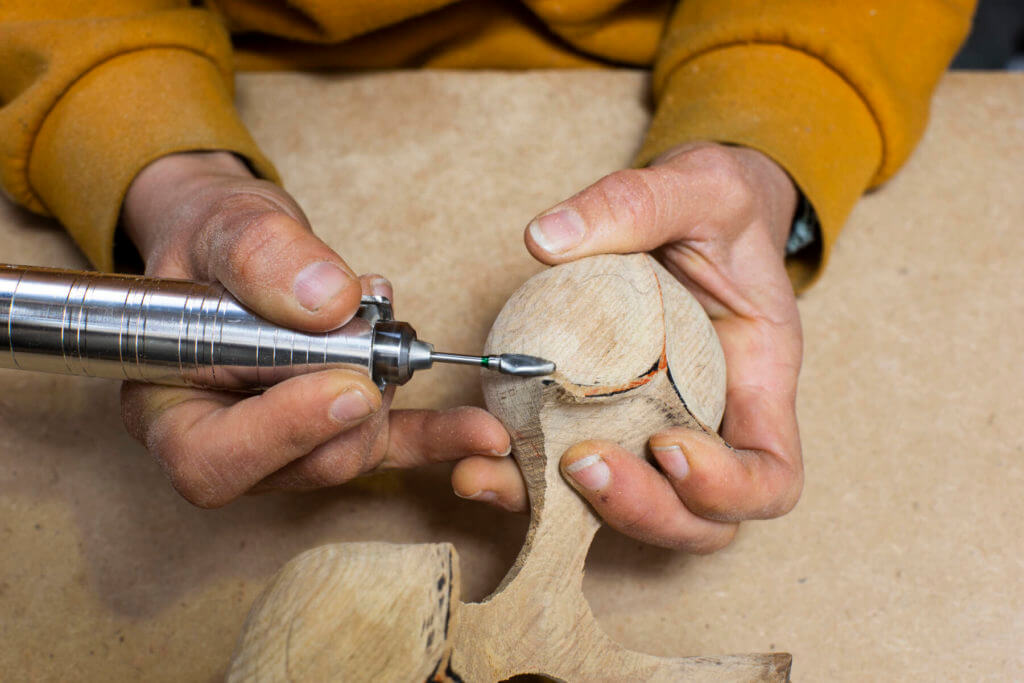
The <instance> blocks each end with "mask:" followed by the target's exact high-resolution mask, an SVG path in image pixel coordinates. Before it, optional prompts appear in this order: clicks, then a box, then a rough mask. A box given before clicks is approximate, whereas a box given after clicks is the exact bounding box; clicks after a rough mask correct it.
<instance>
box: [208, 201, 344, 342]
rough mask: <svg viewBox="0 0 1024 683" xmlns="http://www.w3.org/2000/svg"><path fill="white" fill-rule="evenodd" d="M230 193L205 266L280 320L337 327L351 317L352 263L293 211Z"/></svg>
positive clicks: (249, 303)
mask: <svg viewBox="0 0 1024 683" xmlns="http://www.w3.org/2000/svg"><path fill="white" fill-rule="evenodd" d="M239 199H240V198H239V197H238V196H237V195H236V196H235V197H234V198H233V200H234V201H233V202H232V203H233V204H234V206H233V207H232V211H231V214H230V215H229V216H225V220H223V221H222V222H221V224H220V225H218V226H217V227H216V229H215V230H214V231H212V233H210V235H211V236H210V239H209V241H208V245H207V250H206V253H205V254H204V256H205V260H206V262H207V263H206V266H207V267H206V268H205V270H206V271H207V272H208V273H209V275H210V276H211V277H213V278H215V279H217V280H218V281H219V282H221V283H222V284H223V285H224V286H225V287H227V289H228V290H229V291H230V292H231V293H232V294H234V295H235V296H236V297H238V298H239V300H241V301H242V303H244V304H245V305H247V306H249V307H250V308H252V309H253V310H254V311H256V312H257V313H258V314H260V315H262V316H263V317H265V318H267V319H269V320H272V321H273V322H276V323H278V324H280V325H284V326H286V327H292V328H296V329H304V330H310V331H326V330H331V329H334V328H337V327H339V326H341V325H343V324H344V323H346V322H348V320H349V319H350V318H351V317H352V316H353V315H355V313H356V311H357V310H358V308H359V300H360V297H361V292H362V287H361V285H360V282H359V279H358V278H357V277H356V275H355V273H354V272H353V271H352V269H351V268H349V266H348V265H347V264H346V263H345V262H344V261H343V260H342V259H341V257H340V256H338V254H336V253H335V252H334V250H332V249H331V248H330V247H328V246H327V245H326V244H324V243H323V242H322V241H321V240H320V239H319V238H318V237H317V236H316V235H314V234H313V233H312V231H311V230H310V229H309V227H308V226H307V225H306V224H305V223H304V222H302V221H300V220H299V219H297V218H296V217H295V216H293V215H290V214H289V213H285V212H283V211H281V210H280V208H279V207H277V206H275V205H274V204H271V203H270V202H266V201H264V200H263V198H262V197H259V196H251V197H246V200H247V201H245V202H244V203H245V204H248V206H244V205H243V206H239V203H241V202H239Z"/></svg>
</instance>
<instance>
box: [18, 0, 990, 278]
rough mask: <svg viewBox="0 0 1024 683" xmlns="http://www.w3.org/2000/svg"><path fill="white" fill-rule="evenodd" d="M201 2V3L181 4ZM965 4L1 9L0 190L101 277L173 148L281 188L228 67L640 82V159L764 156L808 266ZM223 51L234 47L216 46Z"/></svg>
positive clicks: (894, 130)
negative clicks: (747, 151) (150, 176)
mask: <svg viewBox="0 0 1024 683" xmlns="http://www.w3.org/2000/svg"><path fill="white" fill-rule="evenodd" d="M194 4H199V5H201V6H200V7H192V6H191V5H194ZM973 6H974V1H973V0H775V1H774V2H773V1H771V0H681V2H678V3H677V4H676V3H672V2H669V0H521V1H520V2H513V1H512V0H504V1H503V0H348V1H342V0H289V1H288V2H284V1H283V0H266V1H262V2H261V1H260V0H209V1H208V2H206V3H205V4H204V3H190V2H188V1H187V0H53V1H40V0H3V2H0V184H2V186H3V188H4V191H5V192H6V193H7V195H8V196H10V197H11V198H12V199H13V200H14V201H16V202H18V203H20V204H22V205H24V206H26V207H28V208H29V209H31V210H33V211H36V212H39V213H43V214H47V215H51V216H55V217H56V218H57V219H58V220H60V221H61V223H63V224H64V226H65V227H66V228H67V230H68V232H70V234H71V235H72V237H73V238H74V239H75V240H76V242H77V243H78V244H79V245H80V247H81V248H82V250H83V251H84V252H85V254H86V255H87V256H88V257H89V259H90V260H92V262H93V263H94V264H96V266H97V267H99V268H101V269H107V270H109V269H111V268H112V267H113V241H114V235H115V231H116V226H117V222H118V217H119V213H120V207H121V202H122V200H123V198H124V194H125V192H126V191H127V188H128V186H129V184H130V183H131V181H132V179H133V178H134V177H135V175H136V174H137V173H138V172H139V171H140V170H141V169H142V168H143V167H144V166H145V165H146V164H147V163H149V162H150V161H152V160H154V159H157V158H159V157H161V156H164V155H166V154H170V153H172V152H180V151H188V150H209V149H220V150H230V151H233V152H235V153H237V154H239V155H241V156H243V157H245V158H246V159H248V161H249V163H250V165H251V166H252V167H253V168H254V169H255V171H256V172H257V173H259V174H260V175H262V176H263V177H265V178H269V179H272V180H276V179H277V174H276V172H275V170H274V167H273V166H272V164H271V163H270V161H269V160H267V159H266V158H265V157H264V156H263V154H262V153H261V152H260V150H259V149H258V148H257V146H256V144H255V143H254V142H253V140H252V138H251V136H250V135H249V133H248V132H247V131H246V129H245V126H244V125H243V124H242V122H241V121H240V120H239V117H238V114H237V113H236V111H235V109H234V106H233V104H232V74H233V71H234V69H236V68H238V69H325V68H329V69H337V68H384V67H388V68H391V67H442V68H538V67H588V66H602V65H606V66H613V65H630V66H650V67H652V68H653V72H654V94H655V101H656V110H655V116H654V120H653V122H652V123H651V126H650V130H649V131H648V134H647V137H646V140H645V142H644V145H643V148H642V151H641V153H640V156H639V158H638V163H640V164H642V163H645V162H647V161H649V160H651V159H652V158H654V157H655V156H657V155H658V154H659V153H661V152H662V151H664V150H666V149H668V148H669V147H671V146H673V145H676V144H679V143H681V142H685V141H689V140H715V141H719V142H726V143H734V144H740V145H746V146H749V147H752V148H755V149H758V150H760V151H762V152H764V153H765V154H767V155H768V156H770V157H772V158H773V159H775V160H776V161H777V162H778V163H779V164H780V165H781V166H782V167H783V168H785V169H786V170H787V171H788V172H789V174H790V175H791V176H792V178H793V179H794V181H795V182H796V184H797V185H798V186H799V188H800V189H801V191H802V192H803V193H804V195H805V196H806V197H807V199H808V200H809V202H810V203H811V205H812V206H813V207H814V209H815V210H816V212H817V214H818V217H819V220H820V223H821V229H822V242H821V248H819V249H812V250H805V252H809V253H804V254H803V257H802V258H800V259H797V260H795V261H794V262H792V263H790V264H789V266H790V273H791V275H792V276H793V278H794V284H796V285H797V287H798V288H802V287H804V286H806V285H807V284H808V283H809V282H810V281H811V280H812V279H813V278H814V277H815V276H816V275H817V273H818V272H820V270H821V267H822V266H823V264H824V261H825V259H826V258H827V255H828V252H829V249H830V248H831V246H832V244H833V242H834V241H835V238H836V235H837V234H838V233H839V230H840V228H841V227H842V225H843V222H844V221H845V219H846V217H847V215H848V213H849V212H850V209H851V208H852V207H853V204H854V203H855V202H856V201H857V198H858V197H859V196H860V195H861V193H863V192H864V190H865V189H867V188H868V187H871V186H873V185H877V184H878V183H881V182H883V181H884V180H885V179H886V178H888V177H889V176H890V175H891V174H892V173H893V172H895V171H896V169H897V168H899V166H900V165H901V164H902V163H903V162H904V160H905V159H906V158H907V156H908V155H909V153H910V151H911V149H912V148H913V146H914V144H915V143H916V142H917V140H918V139H919V137H920V136H921V133H922V131H923V129H924V126H925V122H926V119H927V114H928V105H929V100H930V97H931V93H932V90H933V89H934V87H935V84H936V82H937V81H938V79H939V77H940V76H941V74H942V72H943V71H944V69H945V67H946V65H947V64H948V62H949V60H950V59H951V57H952V56H953V54H954V52H955V50H956V48H957V46H958V45H959V44H960V42H961V41H962V40H963V38H964V37H965V35H966V33H967V30H968V28H969V26H970V18H971V13H972V11H973ZM232 40H234V45H232Z"/></svg>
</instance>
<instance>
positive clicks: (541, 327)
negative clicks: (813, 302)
mask: <svg viewBox="0 0 1024 683" xmlns="http://www.w3.org/2000/svg"><path fill="white" fill-rule="evenodd" d="M509 350H514V351H515V352H522V353H529V354H535V355H539V356H542V357H544V358H547V359H549V360H553V361H555V363H556V364H557V366H558V370H557V371H556V372H555V374H554V375H552V376H550V377H543V378H531V379H522V378H515V377H508V376H504V375H497V374H494V373H486V374H485V375H484V396H485V398H486V401H487V406H488V408H489V409H490V410H491V411H492V412H493V413H494V414H495V415H497V416H498V417H499V418H501V420H502V421H503V422H504V423H505V425H506V427H507V428H508V429H509V432H510V433H511V435H512V443H513V453H514V455H515V458H516V461H517V462H518V463H519V466H520V469H521V470H522V472H523V476H524V478H525V480H526V483H527V489H528V491H529V496H530V515H531V524H530V529H529V531H528V533H527V537H526V541H525V543H524V545H523V548H522V551H521V552H520V554H519V557H518V558H517V559H516V561H515V563H514V565H513V566H512V568H511V569H510V570H509V572H508V574H507V575H506V577H505V579H504V580H503V581H502V583H501V585H500V586H499V587H498V589H497V590H496V591H495V592H494V593H493V594H492V595H491V596H490V597H489V598H487V599H485V600H484V601H483V602H481V603H477V604H467V605H463V606H461V608H460V609H458V610H457V611H458V618H457V619H456V618H455V617H454V615H455V613H456V609H455V607H454V604H453V602H451V601H445V599H444V596H443V595H442V596H440V598H438V596H436V595H434V594H433V593H432V592H431V590H432V587H435V582H436V588H442V587H443V586H444V577H445V576H448V577H451V576H452V564H453V563H454V559H453V555H452V550H451V548H450V547H447V546H444V545H434V546H416V549H417V553H419V554H420V555H422V556H423V557H422V558H419V564H417V566H415V567H406V566H403V563H404V558H403V557H402V556H403V554H404V553H406V551H405V550H403V549H401V548H399V547H396V546H382V545H379V544H378V545H370V546H367V545H359V546H355V547H352V546H345V545H338V546H328V547H326V548H323V549H321V550H319V551H313V552H311V553H306V554H305V555H303V556H301V557H300V558H299V559H298V560H296V561H294V562H292V563H291V564H290V565H289V566H288V567H286V568H285V569H284V570H282V572H281V574H280V575H279V576H278V577H277V578H276V579H275V580H274V581H273V582H272V583H271V586H270V587H269V588H268V590H267V592H266V593H264V595H263V596H262V597H261V598H260V600H258V601H257V603H256V605H255V606H254V607H253V612H252V614H251V615H250V617H249V620H248V622H247V624H246V629H245V631H244V633H243V636H242V641H241V645H240V646H239V650H238V652H237V653H236V657H235V660H234V664H233V666H232V670H231V676H230V679H231V680H273V681H279V680H289V681H292V680H311V681H312V680H328V679H330V680H342V679H360V680H410V681H415V680H423V679H424V672H427V673H428V675H431V676H433V678H432V680H459V681H500V680H505V679H507V678H510V677H512V676H517V675H522V674H542V675H544V676H548V677H552V678H555V679H557V680H564V681H638V680H643V681H679V680H688V681H784V680H787V679H788V675H789V667H790V663H791V658H790V656H789V655H788V654H784V653H773V654H765V655H737V656H727V657H686V658H669V657H656V656H652V655H647V654H643V653H640V652H634V651H631V650H628V649H626V648H624V647H622V646H620V645H619V644H617V643H615V642H614V641H613V640H612V639H611V638H609V637H608V636H606V635H605V634H604V633H603V632H602V631H601V629H600V627H599V626H598V625H597V622H596V620H595V619H594V615H593V613H592V612H591V610H590V605H589V604H588V603H587V600H586V598H585V597H584V595H583V588H582V582H583V569H584V563H585V562H586V557H587V552H588V550H589V548H590V543H591V541H592V540H593V537H594V533H595V532H596V531H597V529H598V528H599V527H600V526H601V521H600V520H599V519H598V517H597V516H596V515H595V514H594V512H593V511H592V510H591V508H590V507H588V505H587V503H586V502H585V501H584V500H583V499H582V498H581V497H580V496H578V495H577V494H576V492H575V491H573V490H572V489H571V488H570V487H569V486H568V485H567V484H566V483H565V482H564V481H563V480H562V477H561V474H560V472H559V468H558V460H559V457H560V456H561V454H562V452H563V451H564V450H565V449H566V448H568V447H569V446H571V445H573V444H574V443H576V442H578V441H581V440H584V439H594V438H599V439H610V440H614V441H617V442H619V443H621V444H622V445H623V446H624V447H626V448H628V449H630V450H632V451H633V452H634V453H635V454H636V455H637V457H645V455H646V442H647V438H648V437H649V436H650V435H651V434H653V433H654V432H656V431H658V430H660V429H663V428H665V427H670V426H684V427H688V428H690V429H697V430H702V431H705V432H707V433H710V434H714V433H715V431H714V430H715V428H717V426H718V424H719V422H720V421H721V418H722V412H723V409H724V397H725V361H724V358H723V356H722V350H721V347H720V346H719V344H718V339H717V337H716V336H715V333H714V329H713V328H712V326H711V323H710V321H709V320H708V318H707V316H706V315H705V314H704V311H703V310H702V309H701V308H700V306H699V305H698V304H697V302H696V301H695V300H694V299H693V297H692V296H690V294H689V293H688V292H687V291H686V290H685V289H684V288H683V287H682V286H681V285H680V284H679V283H678V282H677V281H676V280H675V279H674V278H672V277H671V276H670V275H669V274H668V273H667V272H666V271H665V270H664V269H663V268H662V267H661V266H660V265H659V264H658V263H657V262H656V261H655V260H654V259H653V258H651V257H650V256H647V255H632V256H597V257H591V258H588V259H584V260H582V261H577V262H575V263H571V264H566V265H562V266H558V267H555V268H552V269H550V270H547V271H543V272H541V273H539V274H538V275H536V276H534V277H533V278H531V279H530V280H529V281H528V282H527V283H526V284H525V285H523V287H521V288H520V289H519V290H518V291H517V292H516V293H515V294H514V295H513V296H512V297H511V299H510V300H509V301H508V303H507V304H506V306H505V307H504V309H503V310H502V312H501V314H500V315H499V316H498V319H497V321H496V322H495V323H494V327H493V328H492V330H491V334H490V336H489V338H488V340H487V353H500V352H503V351H509ZM396 569H397V571H396ZM438 577H441V578H438ZM449 585H450V584H449ZM296 605H298V607H295V606H296ZM442 622H443V623H444V624H446V625H447V624H449V623H454V624H456V625H455V626H454V627H453V628H452V630H451V631H449V629H448V628H445V630H444V631H443V633H442V634H438V633H437V632H436V625H437V624H439V623H442ZM418 624H430V625H431V627H432V630H429V631H426V632H425V631H424V630H422V629H421V630H419V631H417V630H416V628H415V627H416V626H417V625H418ZM425 633H429V635H427V636H426V637H425V636H424V634H425ZM449 635H450V642H449ZM449 644H450V646H451V647H450V648H449ZM391 652H394V653H395V654H394V656H391V655H390V654H389V653H391ZM449 656H450V663H449ZM370 672H372V673H373V674H374V675H373V677H371V678H367V677H366V675H367V674H368V673H370Z"/></svg>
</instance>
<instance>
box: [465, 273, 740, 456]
mask: <svg viewBox="0 0 1024 683" xmlns="http://www.w3.org/2000/svg"><path fill="white" fill-rule="evenodd" d="M510 350H514V351H516V352H520V353H528V354H531V355H537V356H542V357H544V358H547V359H549V360H552V361H554V362H555V363H556V365H557V367H558V369H557V371H556V373H555V375H553V376H551V377H548V378H541V379H540V380H530V381H526V382H524V380H522V379H519V378H509V377H504V376H500V375H488V376H486V377H485V378H484V395H485V397H486V399H487V407H488V408H489V409H490V410H491V411H492V412H493V413H494V414H495V415H497V416H498V417H499V418H500V419H501V420H502V421H503V422H504V423H505V425H506V426H507V427H508V428H509V429H510V430H511V431H512V432H513V437H515V436H516V433H517V432H518V433H525V432H526V431H529V430H530V429H532V428H533V422H534V421H535V420H536V415H534V413H535V412H536V408H537V405H536V404H539V403H542V402H544V401H545V400H547V399H544V398H542V396H541V392H542V391H543V387H545V386H547V387H550V386H552V385H554V386H557V388H558V390H559V395H560V399H559V400H560V401H563V402H571V403H575V404H577V405H587V404H590V405H592V406H595V407H597V406H601V407H602V409H599V410H597V414H593V415H590V414H587V412H584V411H577V412H576V413H575V414H574V415H575V417H574V419H575V420H579V421H583V422H586V421H588V420H595V421H596V424H594V425H593V427H594V431H593V432H592V433H586V432H585V431H584V430H582V429H581V430H572V431H573V432H578V434H577V435H578V436H580V437H581V438H609V439H611V440H615V441H618V442H619V443H621V444H622V445H623V447H626V448H630V449H631V450H634V451H635V452H637V453H638V454H639V453H642V452H643V449H644V446H645V443H646V438H647V437H649V436H650V435H651V433H653V432H652V431H646V433H645V431H644V429H638V427H640V426H641V425H639V424H638V423H637V420H638V412H639V413H644V415H643V416H641V417H640V418H639V419H640V420H641V422H642V423H643V426H647V425H648V424H653V423H668V424H670V423H672V422H674V421H678V419H676V417H675V416H673V415H669V414H667V412H666V411H671V410H673V408H675V409H676V411H677V412H678V411H679V409H681V410H683V411H685V412H686V413H689V415H691V416H692V417H693V418H696V420H697V421H699V423H700V425H701V426H703V427H704V428H706V429H709V430H711V431H714V430H716V429H717V428H718V425H719V423H720V422H721V419H722V411H723V410H724V408H725V358H724V357H723V355H722V348H721V346H720V345H719V343H718V337H717V336H716V335H715V331H714V328H713V327H712V326H711V322H710V320H708V317H707V315H706V314H705V312H704V310H703V308H701V306H700V304H699V303H698V302H697V300H696V299H694V298H693V296H692V295H691V294H690V293H689V292H688V291H687V290H686V288H685V287H683V286H682V285H681V284H680V283H679V281H678V280H676V279H675V278H674V277H673V276H672V275H671V274H670V273H669V272H668V271H666V270H665V269H664V268H663V267H662V266H661V264H659V263H658V262H657V261H656V260H654V259H653V258H651V257H650V256H648V255H646V254H633V255H629V256H615V255H606V256H594V257H590V258H586V259H582V260H580V261H574V262H572V263H567V264H564V265H560V266H555V267H554V268H551V269H549V270H546V271H543V272H541V273H539V274H537V275H536V276H534V277H533V278H531V279H530V280H529V281H527V282H526V283H525V284H524V285H523V286H522V287H520V288H519V290H518V291H517V292H516V293H515V294H513V295H512V297H511V298H510V299H509V301H508V303H507V304H506V305H505V307H504V308H503V309H502V311H501V314H500V315H499V316H498V318H497V320H496V321H495V323H494V326H493V327H492V329H491V334H490V336H489V337H488V340H487V352H488V353H498V352H502V351H510ZM654 385H656V386H657V387H658V388H659V391H652V388H653V386H654ZM634 397H635V400H634ZM637 401H639V402H640V403H641V404H642V405H631V404H632V403H635V402H637ZM683 421H684V422H685V420H683ZM655 428H657V427H655Z"/></svg>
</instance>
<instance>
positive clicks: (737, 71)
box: [638, 0, 975, 289]
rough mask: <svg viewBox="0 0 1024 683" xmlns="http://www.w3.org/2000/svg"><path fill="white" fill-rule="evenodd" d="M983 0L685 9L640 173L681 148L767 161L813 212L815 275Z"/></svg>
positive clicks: (657, 79)
mask: <svg viewBox="0 0 1024 683" xmlns="http://www.w3.org/2000/svg"><path fill="white" fill-rule="evenodd" d="M974 5H975V2H974V0H876V1H874V2H846V1H844V0H830V1H827V2H823V1H822V0H778V1H776V2H764V0H728V1H727V2H726V1H724V0H683V1H682V2H680V3H679V5H678V7H677V8H676V10H675V12H674V14H673V16H672V17H671V19H670V21H669V24H668V27H667V29H666V34H665V37H664V39H663V43H662V46H661V49H660V51H659V55H658V58H657V60H656V62H655V69H654V90H655V97H656V100H657V109H656V112H655V117H654V120H653V122H652V124H651V127H650V130H649V132H648V134H647V138H646V141H645V143H644V146H643V149H642V151H641V153H640V155H639V158H638V161H639V163H647V162H649V161H650V160H652V159H653V158H655V157H656V156H658V155H659V154H660V153H662V152H664V151H665V150H667V149H669V148H670V147H673V146H675V145H677V144H680V143H682V142H687V141H692V140H715V141H718V142H724V143H732V144H739V145H745V146H747V147H752V148H754V149H757V150H760V151H761V152H763V153H765V154H766V155H768V156H770V157H771V158H773V159H774V160H775V161H776V162H777V163H779V164H780V165H781V166H782V167H783V168H785V169H786V170H787V171H788V172H789V174H790V176H791V177H792V178H793V180H794V182H795V183H796V184H797V186H798V187H799V188H800V189H801V191H802V192H803V193H804V196H805V197H806V198H807V199H808V201H809V202H810V203H811V205H812V206H813V207H814V209H815V211H816V212H817V215H818V219H819V221H820V225H821V232H822V235H821V237H822V245H821V249H820V250H818V251H816V252H814V253H811V254H805V255H804V257H803V258H801V259H796V260H793V261H792V262H791V263H789V264H787V265H788V267H789V269H790V275H791V277H792V279H793V281H794V285H795V286H796V287H797V289H803V288H806V287H807V286H808V285H810V284H811V283H812V282H813V280H814V279H815V278H816V277H817V276H818V274H820V272H821V270H822V268H823V267H824V264H825V261H826V260H827V258H828V253H829V251H830V250H831V248H832V245H833V243H834V242H835V239H836V236H837V235H838V234H839V231H840V229H841V228H842V225H843V223H844V222H845V221H846V218H847V216H848V215H849V213H850V210H851V209H852V208H853V205H854V204H855V203H856V201H857V199H858V198H859V197H860V195H861V194H862V193H863V192H864V191H865V190H866V189H867V188H869V187H872V186H875V185H878V184H879V183H882V182H884V181H885V180H886V179H887V178H889V177H890V176H891V175H892V174H893V173H895V172H896V170H897V169H898V168H899V167H900V166H901V165H902V164H903V162H904V161H906V159H907V157H908V156H909V155H910V152H911V151H912V150H913V148H914V145H915V144H916V143H917V141H918V140H919V139H920V137H921V134H922V132H923V131H924V127H925V124H926V122H927V118H928V107H929V102H930V99H931V95H932V91H933V90H934V88H935V85H936V83H937V82H938V80H939V78H940V77H941V75H942V73H943V71H945V69H946V67H947V65H948V64H949V61H950V60H951V59H952V57H953V55H954V54H955V52H956V50H957V47H958V46H959V45H960V43H961V42H962V41H963V39H964V37H965V36H966V35H967V32H968V30H969V28H970V22H971V15H972V12H973V10H974Z"/></svg>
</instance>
